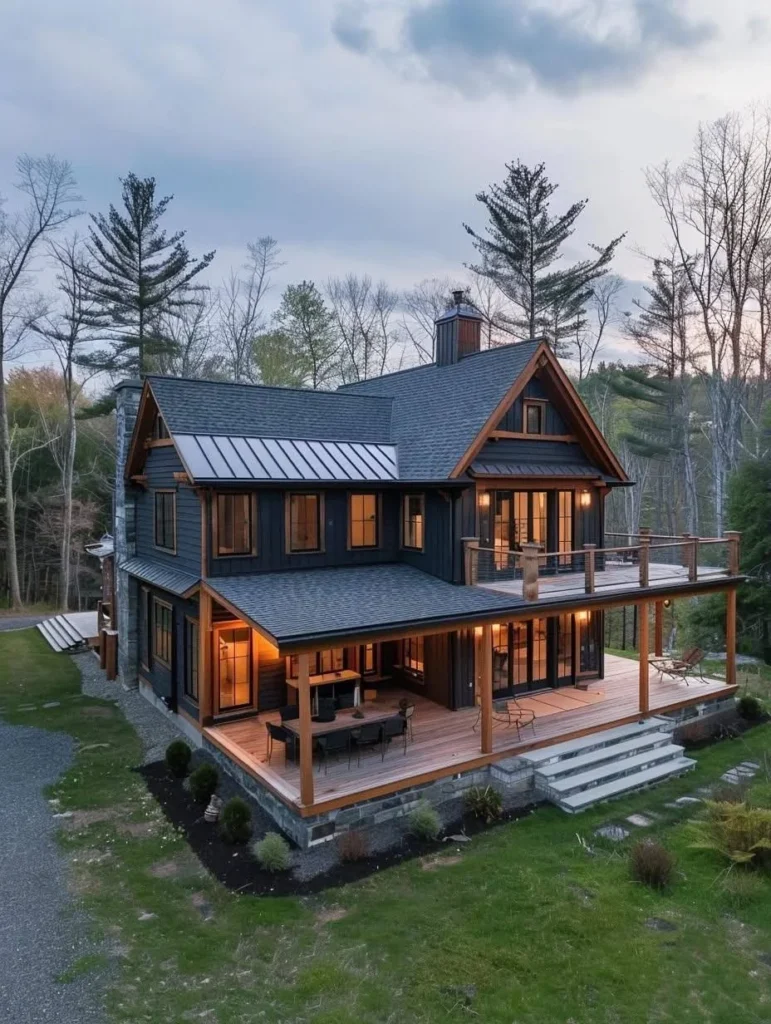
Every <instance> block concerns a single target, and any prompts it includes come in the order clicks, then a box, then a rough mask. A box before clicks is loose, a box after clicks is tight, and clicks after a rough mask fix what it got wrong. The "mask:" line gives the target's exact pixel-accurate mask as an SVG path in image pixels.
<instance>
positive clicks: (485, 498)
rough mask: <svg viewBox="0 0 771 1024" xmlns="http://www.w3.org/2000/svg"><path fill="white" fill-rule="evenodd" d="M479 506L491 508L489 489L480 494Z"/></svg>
mask: <svg viewBox="0 0 771 1024" xmlns="http://www.w3.org/2000/svg"><path fill="white" fill-rule="evenodd" d="M479 507H480V508H489V507H490V492H489V491H480V494H479Z"/></svg>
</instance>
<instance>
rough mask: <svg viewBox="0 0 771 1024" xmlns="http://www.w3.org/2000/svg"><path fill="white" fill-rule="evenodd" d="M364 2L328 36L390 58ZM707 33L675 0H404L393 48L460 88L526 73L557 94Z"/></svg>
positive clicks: (512, 82) (523, 79)
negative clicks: (539, 0)
mask: <svg viewBox="0 0 771 1024" xmlns="http://www.w3.org/2000/svg"><path fill="white" fill-rule="evenodd" d="M557 8H559V9H557ZM366 10H367V8H366V5H365V4H363V3H359V4H358V5H357V9H356V13H355V20H354V18H353V15H352V14H351V11H350V9H343V10H342V11H341V12H340V15H339V16H338V19H336V20H335V23H334V24H333V32H334V34H335V35H336V37H337V39H338V41H339V42H340V43H341V44H342V45H343V46H346V47H347V48H348V49H352V50H355V51H357V52H359V53H363V52H371V53H375V52H377V53H379V55H381V56H383V57H384V58H385V59H387V60H390V61H393V57H394V55H395V54H394V50H393V49H389V48H388V47H387V46H382V45H380V44H378V43H377V42H376V39H375V34H374V33H373V32H372V30H371V29H369V28H368V25H367V22H366ZM344 11H347V13H344ZM341 16H342V23H341V22H340V17H341ZM346 30H347V31H346ZM716 33H717V28H716V26H715V24H714V23H713V22H710V21H708V20H705V19H702V20H698V21H695V20H691V19H689V18H688V17H687V16H686V15H684V14H682V13H681V10H680V3H679V0H622V2H621V3H620V4H619V3H616V4H615V5H614V6H613V8H612V9H611V8H610V7H609V6H608V5H607V2H606V0H574V2H573V3H564V2H563V3H561V4H557V3H555V0H550V3H549V6H548V7H544V6H535V5H534V4H532V3H528V2H526V0H429V2H428V3H427V4H416V3H415V0H408V4H407V7H406V9H405V10H404V14H403V18H402V20H401V26H400V31H399V33H398V36H399V38H398V44H397V48H398V50H399V51H401V52H402V54H403V55H406V56H408V57H411V58H413V59H414V60H416V61H417V62H418V63H419V64H420V65H421V66H422V67H423V69H424V70H425V71H426V72H427V73H428V74H429V76H430V77H432V78H434V79H436V80H438V81H443V82H447V83H452V84H455V85H456V86H457V87H458V88H459V89H461V91H464V92H467V93H478V92H479V91H489V90H493V89H495V90H499V91H505V92H517V91H520V90H521V89H522V88H523V87H524V86H525V85H526V83H527V82H528V81H534V82H535V83H536V84H537V85H539V86H541V87H543V88H545V89H548V90H550V91H553V92H558V93H567V92H575V91H577V90H583V89H587V88H592V87H597V86H602V85H612V84H619V83H628V82H633V81H636V80H637V79H639V78H640V77H642V75H643V74H644V73H645V72H646V71H647V70H648V68H649V67H650V66H651V65H653V64H654V63H655V61H656V60H657V59H658V58H659V57H660V56H661V55H662V54H664V53H670V54H671V53H677V52H680V53H686V52H689V51H692V50H696V49H698V48H699V47H701V46H702V45H703V44H704V43H706V42H707V41H709V40H710V39H712V38H713V37H714V36H715V35H716Z"/></svg>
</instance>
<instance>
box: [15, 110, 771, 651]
mask: <svg viewBox="0 0 771 1024" xmlns="http://www.w3.org/2000/svg"><path fill="white" fill-rule="evenodd" d="M641 173H643V172H641ZM644 174H645V181H646V185H647V191H648V195H649V203H650V215H651V217H657V218H658V221H659V223H660V226H661V235H662V238H663V239H665V240H666V244H665V245H664V246H663V248H662V251H660V252H650V253H647V252H640V251H639V250H636V251H638V254H639V255H640V256H641V257H642V263H643V264H644V266H645V267H646V268H647V272H646V280H645V282H644V285H643V286H641V287H640V289H639V291H638V294H637V296H636V297H632V298H631V299H627V298H625V296H627V295H629V289H628V288H627V287H625V285H626V282H625V281H624V280H623V279H622V278H621V277H620V276H619V275H618V274H617V273H615V272H614V267H613V263H614V258H615V257H616V256H617V253H618V250H619V246H621V245H624V246H632V247H634V240H633V239H629V238H626V237H625V235H624V234H623V225H619V234H618V235H617V236H616V237H615V238H613V239H610V240H608V241H606V242H605V243H604V244H594V243H592V244H585V245H584V250H585V251H584V254H583V258H582V259H579V260H577V261H574V262H570V261H569V260H568V259H567V257H566V251H569V252H570V253H571V254H574V253H576V252H579V251H580V248H581V243H580V241H579V239H580V234H579V235H578V236H577V235H576V234H575V232H576V231H577V229H578V228H580V225H581V220H580V218H581V215H582V213H583V212H584V210H585V208H586V205H587V202H588V200H581V201H578V202H574V203H572V204H570V205H565V204H563V203H562V195H563V194H565V192H569V191H570V183H569V182H566V183H562V189H563V191H560V190H559V189H558V187H557V184H556V183H554V182H552V181H551V180H550V179H549V177H548V175H547V171H546V168H545V167H544V165H542V164H540V165H535V166H527V165H526V164H524V163H522V162H520V161H518V160H514V161H513V162H512V163H510V164H507V165H506V167H505V172H504V174H503V175H502V178H501V181H500V182H499V183H496V184H493V185H491V186H489V188H487V189H485V190H483V191H480V192H479V193H478V195H477V197H476V198H477V200H478V205H477V207H476V210H477V214H478V216H477V219H476V222H475V224H473V225H461V224H459V225H458V249H459V252H465V251H466V248H467V244H468V238H469V237H470V239H471V242H472V244H473V247H474V250H475V253H476V256H475V258H474V260H473V262H470V263H468V264H466V265H461V264H460V261H459V269H458V273H457V275H454V276H452V277H447V278H441V279H439V278H427V279H425V280H423V281H420V282H418V283H416V284H415V286H414V287H413V288H411V289H408V290H406V291H403V290H402V291H400V290H398V289H395V288H392V287H391V286H390V285H389V284H388V282H386V281H374V280H373V279H372V278H371V277H369V276H368V275H366V274H361V273H355V272H352V273H350V274H347V275H344V276H340V277H329V278H328V279H326V280H324V281H318V282H313V281H306V280H300V281H297V282H296V283H294V284H290V285H288V286H287V287H286V288H285V289H284V291H283V293H282V294H280V295H279V294H277V292H276V288H275V278H276V275H277V272H278V271H279V270H280V269H281V270H282V271H283V268H284V267H286V262H285V260H284V258H283V254H282V250H281V245H280V243H279V241H277V240H276V239H274V238H272V237H270V236H269V235H264V236H262V237H258V238H256V239H255V240H253V241H251V242H247V243H246V244H245V246H244V255H243V263H242V264H241V265H239V266H237V267H232V268H230V269H229V270H227V271H225V272H224V274H223V272H222V270H221V269H218V266H217V264H216V262H215V257H216V254H215V253H214V252H209V253H205V254H203V255H201V256H194V255H192V254H191V253H190V252H189V250H188V247H187V242H186V236H185V231H184V230H181V229H179V228H178V227H176V226H175V227H174V228H172V225H173V224H174V207H173V197H172V196H170V195H160V194H159V193H158V191H157V187H156V182H155V180H154V179H153V178H139V177H137V176H136V175H135V174H133V173H130V172H129V173H127V175H126V177H125V178H123V179H121V181H120V182H119V189H117V188H116V197H115V203H114V205H111V206H110V207H109V209H108V210H107V211H106V212H96V213H88V212H87V201H86V199H85V198H84V197H83V196H81V194H80V191H79V189H78V184H77V181H76V176H75V173H74V171H73V167H72V166H71V164H70V163H69V162H68V161H67V160H65V159H61V158H59V157H54V156H45V157H36V156H29V155H22V156H20V157H19V159H18V161H17V175H16V178H15V180H13V181H9V182H8V183H7V184H6V183H2V182H0V454H1V456H2V458H1V460H0V479H1V480H2V490H1V491H0V581H2V588H1V589H0V603H2V604H3V605H6V606H8V607H10V608H14V609H17V608H21V607H31V606H45V607H51V608H61V609H67V608H85V607H93V606H94V604H95V601H96V599H97V597H98V592H99V591H98V587H99V578H98V564H97V563H96V560H95V559H93V558H91V557H90V556H89V555H88V554H87V553H86V551H85V545H86V544H87V543H89V542H92V541H95V540H96V539H98V537H99V536H100V534H101V533H102V532H104V531H106V530H108V529H109V524H110V518H111V502H112V487H113V475H114V436H113V435H114V426H113V416H112V411H111V406H112V401H111V387H112V385H113V384H114V383H115V382H116V381H117V380H119V379H122V378H123V377H126V376H141V375H143V374H146V373H150V372H154V373H164V374H171V375H180V376H188V377H209V378H216V379H227V380H236V381H246V382H252V383H262V384H271V385H289V386H299V387H308V388H334V387H336V386H337V385H339V384H340V383H345V382H348V381H353V380H363V379H366V378H368V377H371V376H376V375H379V374H381V373H383V372H388V371H390V370H394V369H399V368H401V367H405V366H409V365H414V364H416V363H419V362H425V361H429V360H431V359H432V358H433V344H434V328H433V323H434V319H435V318H436V316H438V315H439V314H440V313H441V312H442V311H443V310H444V309H446V308H447V306H448V304H449V303H450V302H451V298H450V296H451V292H452V291H453V290H454V289H463V290H464V292H465V294H466V296H467V299H468V301H470V302H472V303H473V304H474V305H475V306H476V307H477V309H478V310H479V311H480V313H481V314H482V316H483V320H484V333H483V344H484V345H485V346H494V345H498V344H502V343H510V342H513V341H517V340H518V339H523V338H530V337H543V338H545V340H546V341H547V342H548V343H549V344H550V345H551V346H552V347H553V348H554V350H555V351H556V353H557V354H558V355H559V356H560V358H561V359H563V360H564V365H565V367H566V369H567V370H568V372H569V373H570V374H571V376H572V377H573V379H574V381H575V382H576V385H577V386H578V388H579V390H580V392H581V394H582V396H583V398H584V400H585V401H586V403H587V405H588V406H589V408H590V410H591V412H592V414H593V415H594V417H595V419H596V420H597V423H598V424H599V426H600V429H601V430H602V432H603V433H604V434H605V436H606V437H607V438H608V440H609V441H610V443H611V445H612V446H613V447H614V449H615V451H616V452H617V453H618V455H619V456H620V458H621V460H622V462H623V463H624V465H625V467H626V468H627V471H628V472H629V475H630V477H631V478H632V479H633V480H634V481H635V482H636V485H637V486H635V487H633V488H621V489H619V490H617V491H615V492H614V493H613V494H612V496H611V498H610V499H609V506H608V520H607V524H606V526H607V530H608V532H611V533H617V534H620V535H621V536H629V537H632V536H634V535H635V534H637V533H638V531H639V529H640V527H641V526H647V527H650V528H651V529H652V531H653V533H655V534H665V535H679V534H682V533H691V534H699V535H701V536H722V534H723V533H724V531H725V530H726V529H737V530H741V531H742V533H743V544H742V552H743V555H742V570H743V572H745V573H746V574H747V577H748V582H747V584H746V585H745V586H744V587H743V588H742V592H741V596H740V621H741V643H742V646H743V649H745V650H746V651H748V652H750V653H754V654H759V655H761V656H763V657H765V658H766V659H767V660H771V635H770V632H771V624H770V620H771V402H770V401H769V397H770V396H769V394H768V383H767V381H768V374H769V350H768V346H769V339H770V338H771V112H769V111H768V110H761V109H751V110H748V111H744V112H741V113H731V114H728V115H726V116H725V117H723V118H721V119H720V120H718V121H715V122H712V123H707V124H702V125H700V126H698V127H696V128H695V135H694V139H693V145H692V148H691V151H690V155H689V156H688V157H687V159H685V160H684V161H683V162H682V163H679V164H676V165H673V164H671V163H663V164H661V165H660V166H652V167H649V168H647V169H646V170H645V171H644ZM164 184H166V183H164ZM172 184H173V183H172ZM595 201H596V200H595ZM464 229H465V232H466V233H467V236H466V239H464ZM289 270H290V271H291V267H289ZM283 273H284V277H285V276H286V272H285V271H283ZM610 348H612V350H613V352H614V354H615V358H613V359H611V358H609V356H608V350H609V349H610ZM619 352H623V353H625V355H624V358H623V359H619V358H618V353H619ZM698 616H701V617H702V618H703V619H704V621H705V622H706V623H707V624H710V623H711V622H713V617H712V613H711V610H710V605H709V602H704V603H703V604H702V605H701V607H700V609H699V610H698V612H697V617H698ZM714 621H717V618H714Z"/></svg>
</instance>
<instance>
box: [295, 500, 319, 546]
mask: <svg viewBox="0 0 771 1024" xmlns="http://www.w3.org/2000/svg"><path fill="white" fill-rule="evenodd" d="M322 506H323V499H322V496H321V495H320V494H290V495H289V498H288V509H289V511H288V514H287V534H288V537H289V545H288V547H289V551H290V552H294V551H321V550H322V543H321V537H322V532H321V524H322V519H323V513H322Z"/></svg>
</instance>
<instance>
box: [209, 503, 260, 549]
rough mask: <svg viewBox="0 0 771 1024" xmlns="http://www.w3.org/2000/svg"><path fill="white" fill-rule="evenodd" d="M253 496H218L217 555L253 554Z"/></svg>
mask: <svg viewBox="0 0 771 1024" xmlns="http://www.w3.org/2000/svg"><path fill="white" fill-rule="evenodd" d="M252 504H253V502H252V495H251V494H218V495H217V554H218V555H249V554H252V552H253V550H254V549H253V545H252V537H253V535H254V534H253V530H254V524H253V523H252Z"/></svg>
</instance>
